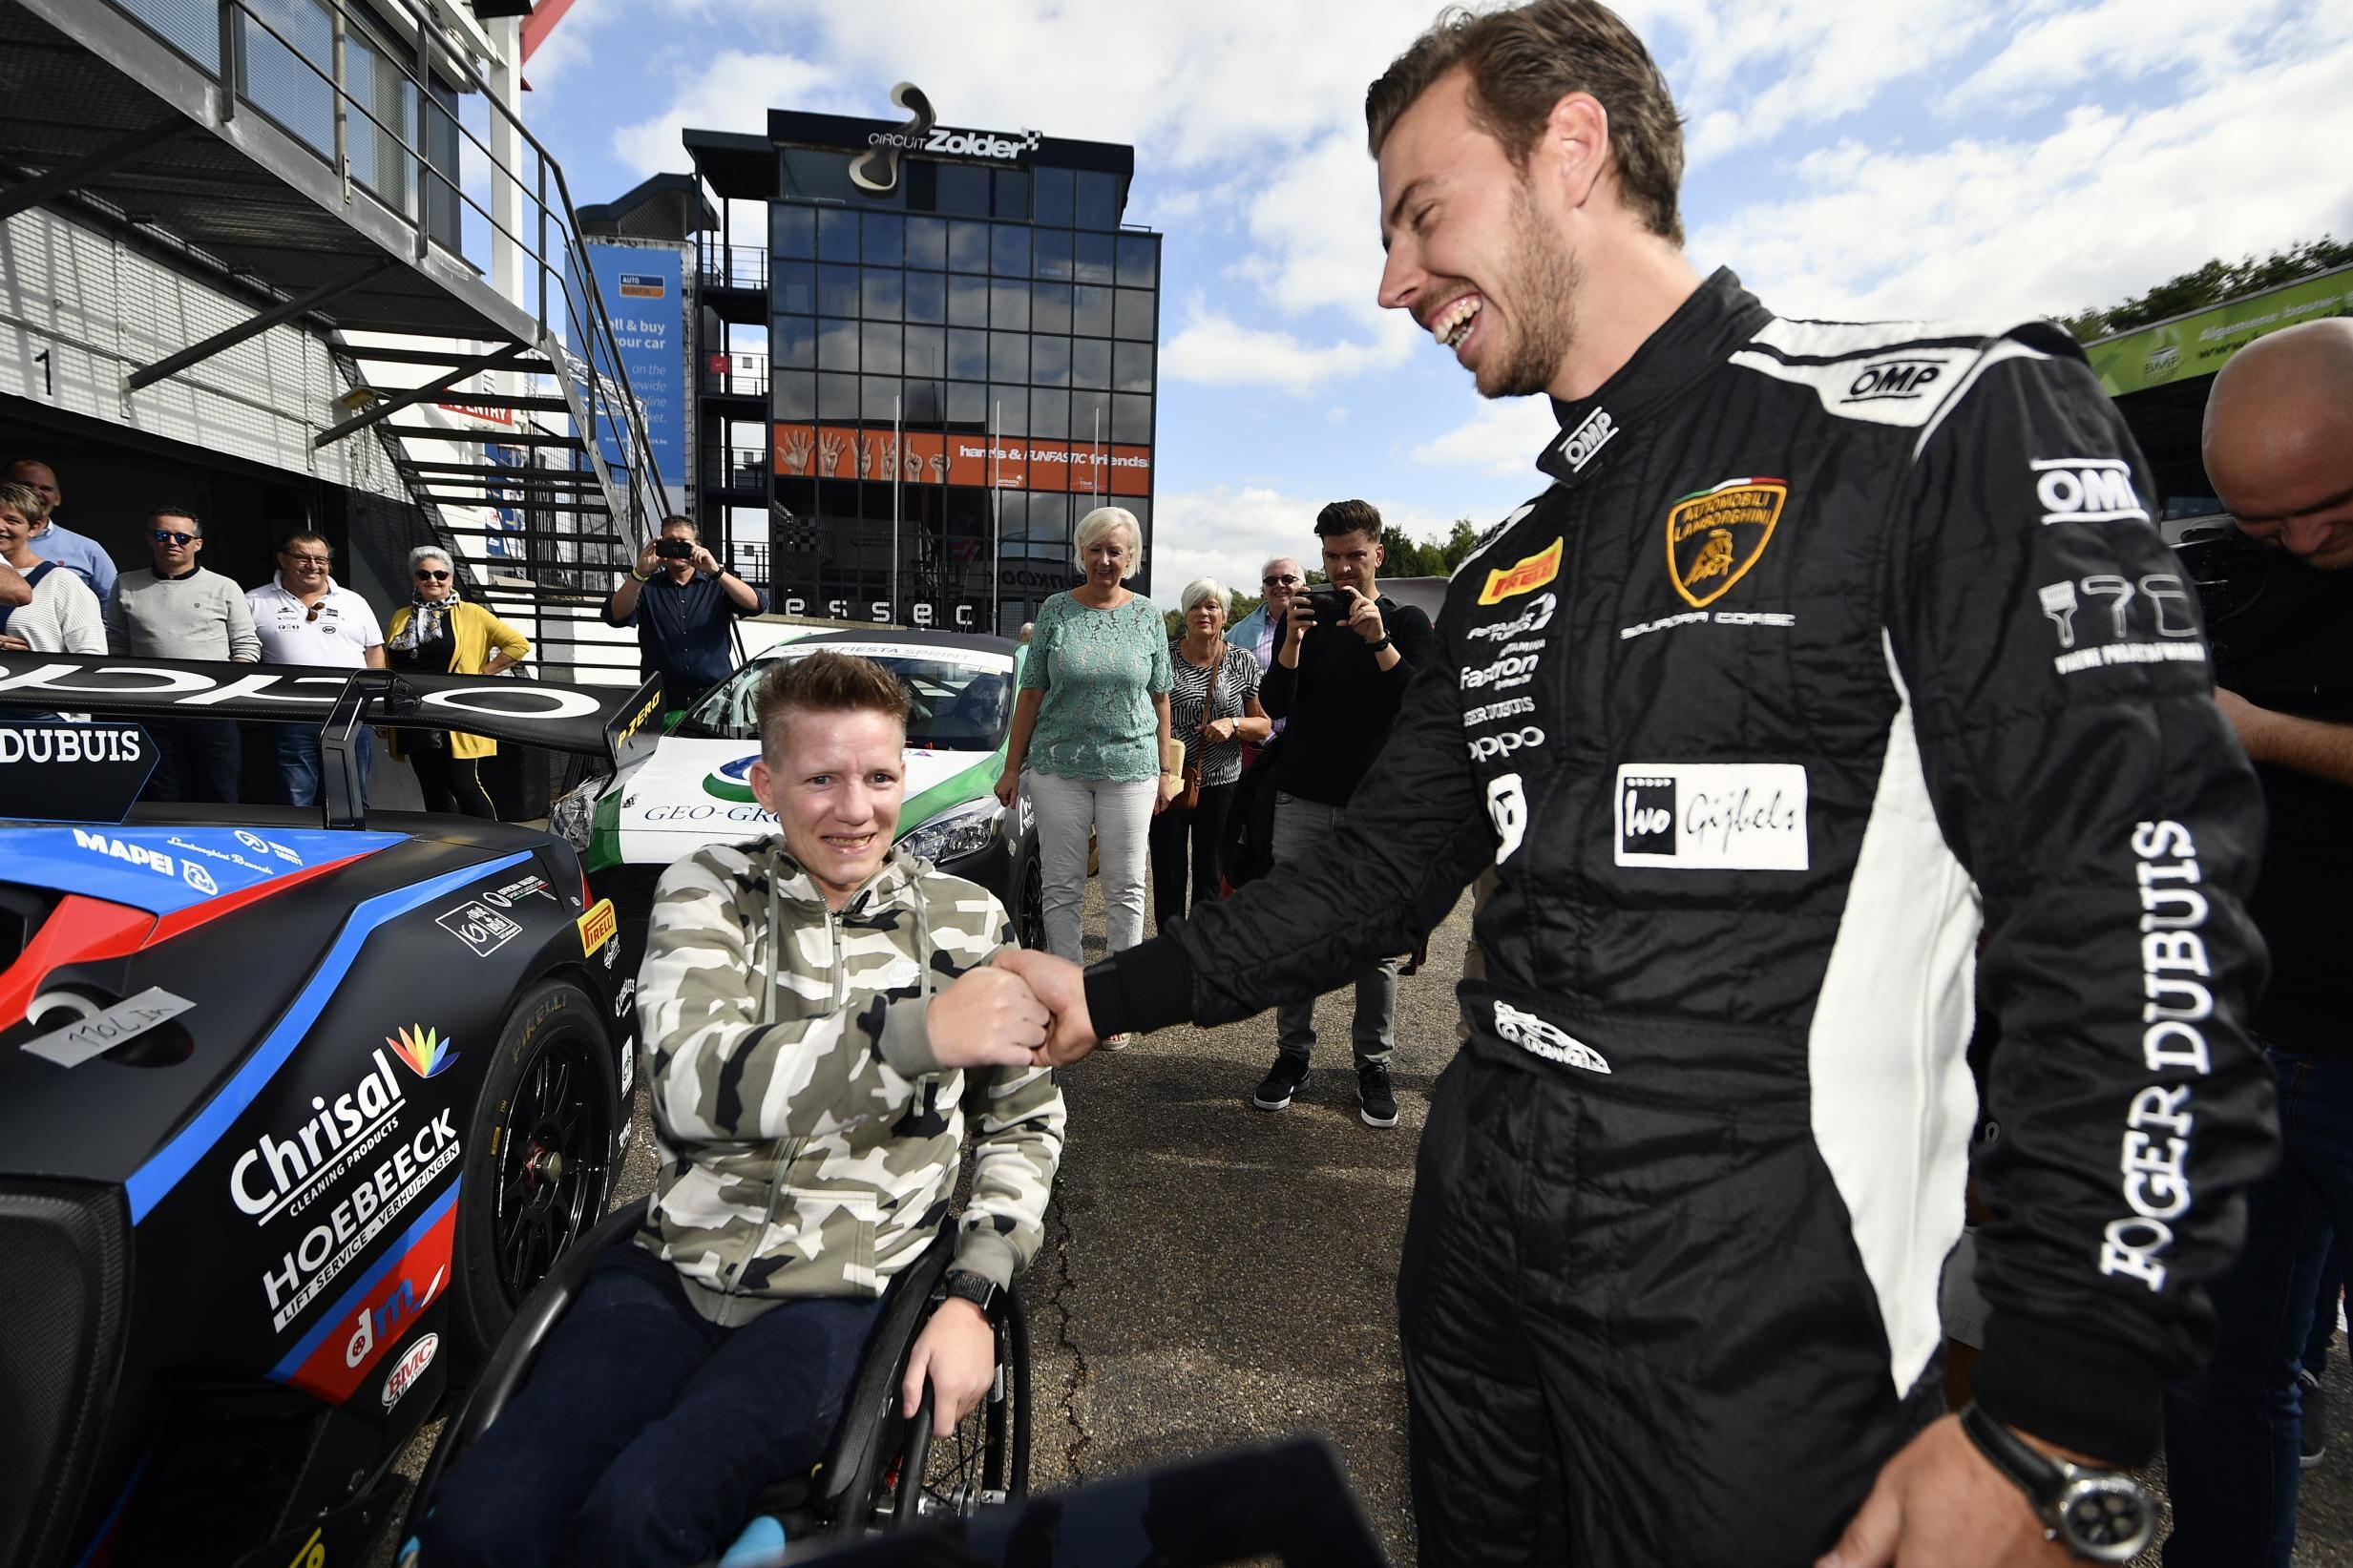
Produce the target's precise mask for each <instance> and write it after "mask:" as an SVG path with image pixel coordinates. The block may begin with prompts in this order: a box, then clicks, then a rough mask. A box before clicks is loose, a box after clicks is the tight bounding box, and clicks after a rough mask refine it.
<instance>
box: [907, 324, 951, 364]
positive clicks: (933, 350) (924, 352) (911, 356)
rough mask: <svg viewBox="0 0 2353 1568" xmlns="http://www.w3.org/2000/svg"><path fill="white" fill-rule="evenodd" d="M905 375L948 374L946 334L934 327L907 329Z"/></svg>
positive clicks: (911, 327)
mask: <svg viewBox="0 0 2353 1568" xmlns="http://www.w3.org/2000/svg"><path fill="white" fill-rule="evenodd" d="M907 373H908V374H909V375H911V376H944V375H946V374H947V373H948V334H947V333H946V332H944V331H942V330H941V329H940V328H938V327H936V326H910V327H909V328H908V329H907Z"/></svg>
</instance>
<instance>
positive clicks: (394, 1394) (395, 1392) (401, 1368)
mask: <svg viewBox="0 0 2353 1568" xmlns="http://www.w3.org/2000/svg"><path fill="white" fill-rule="evenodd" d="M440 1348H441V1336H440V1335H439V1334H427V1335H426V1336H425V1337H424V1338H423V1339H420V1340H418V1341H417V1342H416V1343H415V1344H414V1345H411V1346H410V1347H409V1348H408V1349H406V1350H404V1351H402V1352H401V1356H400V1359H399V1360H398V1361H395V1362H393V1363H392V1369H391V1370H390V1371H389V1372H387V1373H385V1374H384V1408H385V1409H386V1410H388V1411H389V1410H390V1409H391V1408H392V1407H393V1406H395V1405H397V1404H399V1403H400V1396H401V1395H402V1394H405V1393H407V1392H408V1391H409V1390H410V1389H411V1388H413V1387H415V1386H416V1380H417V1379H418V1378H420V1377H423V1376H424V1375H425V1369H426V1368H428V1367H430V1366H431V1365H432V1364H433V1352H434V1351H436V1350H438V1349H440Z"/></svg>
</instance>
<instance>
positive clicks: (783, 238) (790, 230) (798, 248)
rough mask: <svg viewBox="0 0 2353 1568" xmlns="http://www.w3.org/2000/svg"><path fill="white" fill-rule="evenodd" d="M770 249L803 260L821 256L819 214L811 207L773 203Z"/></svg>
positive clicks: (771, 207) (770, 215) (770, 222)
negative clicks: (818, 226) (819, 247)
mask: <svg viewBox="0 0 2353 1568" xmlns="http://www.w3.org/2000/svg"><path fill="white" fill-rule="evenodd" d="M768 249H770V250H772V251H774V252H775V253H776V254H777V255H779V256H789V257H794V258H796V259H799V260H802V261H809V260H813V259H814V258H815V257H816V254H817V215H816V213H814V212H813V211H811V210H810V209H809V208H807V207H795V206H791V205H789V204H788V203H786V202H783V201H778V202H773V203H771V204H770V205H769V207H768Z"/></svg>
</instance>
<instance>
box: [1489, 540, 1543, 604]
mask: <svg viewBox="0 0 2353 1568" xmlns="http://www.w3.org/2000/svg"><path fill="white" fill-rule="evenodd" d="M1559 575H1561V540H1559V539H1555V540H1553V541H1552V542H1551V543H1550V544H1548V545H1546V546H1544V549H1542V550H1540V551H1538V552H1537V553H1536V554H1533V555H1530V556H1528V557H1526V558H1525V559H1524V560H1522V561H1520V562H1519V563H1518V564H1516V565H1513V566H1500V567H1497V568H1496V569H1495V570H1494V571H1492V572H1490V573H1488V574H1487V586H1486V587H1484V588H1482V589H1481V590H1480V591H1479V602H1480V603H1481V604H1501V603H1502V602H1503V601H1504V600H1505V599H1508V598H1517V597H1518V596H1520V595H1522V594H1532V593H1534V592H1535V591H1536V590H1537V589H1539V588H1542V587H1544V584H1546V583H1548V582H1550V581H1551V580H1552V579H1553V578H1555V577H1557V576H1559Z"/></svg>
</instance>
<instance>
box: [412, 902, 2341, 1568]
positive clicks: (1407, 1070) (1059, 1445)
mask: <svg viewBox="0 0 2353 1568" xmlns="http://www.w3.org/2000/svg"><path fill="white" fill-rule="evenodd" d="M1088 903H1089V912H1088V918H1087V927H1088V929H1089V930H1092V931H1095V932H1100V931H1101V930H1102V929H1103V913H1102V900H1101V895H1100V892H1099V890H1098V889H1097V888H1096V887H1095V885H1093V884H1090V885H1089V899H1088ZM1468 934H1469V902H1468V900H1467V899H1466V900H1465V901H1464V902H1463V904H1462V905H1461V906H1460V907H1459V908H1458V909H1456V910H1455V911H1454V913H1453V915H1452V916H1450V917H1449V919H1448V920H1447V921H1446V922H1445V924H1444V925H1442V926H1441V927H1440V928H1439V930H1438V931H1437V932H1436V933H1435V934H1434V935H1433V936H1432V938H1431V942H1430V947H1429V960H1428V962H1427V964H1426V965H1425V966H1424V967H1423V968H1422V970H1421V971H1420V972H1418V973H1417V974H1413V975H1409V976H1408V977H1407V978H1406V979H1405V980H1404V982H1403V985H1402V987H1401V989H1400V996H1399V1005H1398V1020H1397V1056H1396V1062H1395V1067H1394V1078H1395V1082H1396V1087H1397V1100H1398V1108H1399V1117H1398V1122H1397V1126H1396V1127H1394V1128H1389V1129H1385V1130H1376V1129H1374V1128H1370V1127H1367V1126H1365V1125H1364V1124H1363V1122H1361V1121H1360V1120H1359V1119H1357V1116H1356V1098H1355V1073H1354V1071H1353V1069H1352V1067H1351V1065H1350V1060H1349V1050H1348V1014H1349V1008H1350V998H1349V993H1347V991H1346V990H1342V991H1340V992H1338V993H1334V994H1333V995H1330V996H1327V997H1325V998H1324V999H1323V1000H1322V1002H1321V1003H1319V1005H1318V1008H1317V1022H1318V1026H1319V1028H1320V1029H1321V1031H1322V1043H1321V1044H1319V1046H1318V1047H1317V1050H1316V1054H1315V1058H1314V1059H1315V1065H1314V1069H1313V1073H1312V1075H1311V1076H1310V1077H1309V1079H1308V1081H1307V1083H1306V1085H1305V1086H1304V1087H1303V1088H1302V1090H1301V1091H1300V1093H1299V1095H1298V1097H1297V1098H1296V1099H1295V1100H1294V1101H1293V1103H1292V1107H1291V1108H1290V1109H1289V1110H1287V1111H1282V1112H1278V1113H1271V1114H1270V1113H1267V1112H1262V1111H1257V1110H1253V1109H1252V1108H1251V1107H1250V1089H1251V1088H1252V1087H1253V1086H1254V1085H1255V1084H1256V1082H1257V1080H1258V1078H1259V1077H1260V1076H1261V1075H1262V1074H1263V1073H1264V1072H1265V1071H1266V1069H1267V1067H1268V1066H1269V1065H1270V1064H1271V1061H1272V1059H1273V1047H1274V1036H1273V1021H1272V1017H1271V1014H1270V1015H1265V1016H1261V1017H1259V1018H1256V1019H1251V1020H1248V1021H1245V1022H1242V1023H1237V1024H1230V1025H1228V1026H1226V1027H1224V1028H1220V1029H1208V1030H1205V1029H1190V1028H1185V1029H1168V1030H1162V1031H1159V1032H1156V1033H1154V1034H1151V1035H1145V1036H1144V1037H1142V1038H1141V1039H1139V1040H1138V1041H1137V1042H1136V1043H1135V1044H1134V1045H1132V1046H1130V1047H1129V1048H1128V1049H1126V1050H1125V1051H1124V1052H1120V1053H1117V1054H1107V1053H1100V1052H1099V1053H1097V1054H1096V1055H1095V1056H1092V1057H1090V1058H1088V1059H1087V1060H1085V1061H1083V1062H1082V1063H1080V1064H1079V1065H1078V1066H1077V1067H1075V1068H1073V1069H1071V1070H1069V1071H1068V1072H1067V1073H1066V1074H1065V1075H1064V1091H1065V1094H1066V1096H1067V1098H1068V1102H1069V1109H1070V1126H1069V1139H1068V1146H1067V1148H1066V1150H1065V1153H1064V1157H1063V1161H1062V1168H1061V1178H1060V1181H1059V1182H1058V1183H1057V1188H1056V1193H1055V1198H1054V1202H1053V1203H1052V1205H1051V1207H1050V1208H1049V1210H1048V1215H1047V1236H1046V1242H1045V1245H1044V1248H1043V1250H1042V1251H1041V1252H1040V1256H1039V1258H1038V1260H1037V1261H1036V1263H1035V1264H1033V1265H1032V1266H1031V1267H1030V1269H1029V1270H1028V1272H1027V1274H1026V1275H1025V1276H1024V1277H1023V1280H1022V1282H1021V1288H1022V1290H1023V1293H1024V1297H1025V1299H1026V1301H1027V1303H1028V1306H1029V1310H1030V1314H1031V1320H1032V1332H1033V1341H1034V1349H1033V1371H1032V1382H1031V1389H1032V1398H1033V1403H1034V1406H1035V1409H1036V1411H1037V1427H1036V1437H1035V1451H1034V1453H1033V1460H1032V1485H1033V1487H1034V1488H1035V1489H1036V1490H1040V1491H1045V1490H1053V1489H1059V1488H1063V1487H1067V1486H1071V1485H1074V1484H1077V1483H1080V1482H1083V1481H1091V1480H1098V1479H1102V1478H1103V1477H1105V1476H1109V1475H1114V1474H1121V1473H1124V1472H1128V1471H1133V1470H1136V1469H1140V1468H1145V1467H1149V1466H1152V1465H1155V1464H1161V1463H1165V1462H1167V1461H1170V1460H1173V1459H1178V1458H1182V1457H1186V1456H1189V1455H1195V1454H1200V1453H1208V1452H1211V1451H1214V1450H1218V1449H1223V1448H1228V1447H1232V1446H1235V1445H1240V1444H1246V1443H1252V1442H1260V1441H1264V1440H1266V1439H1269V1438H1272V1437H1278V1436H1284V1435H1289V1434H1292V1433H1297V1432H1320V1433H1323V1434H1324V1435H1326V1436H1327V1437H1329V1438H1330V1439H1331V1441H1332V1442H1333V1444H1334V1447H1335V1448H1336V1449H1337V1451H1338V1452H1339V1453H1340V1454H1341V1456H1342V1458H1343V1461H1344V1463H1345V1466H1346V1469H1347V1472H1348V1474H1349V1476H1350V1479H1351V1481H1352V1482H1353V1484H1354V1486H1355V1490H1356V1492H1357V1494H1358V1495H1359V1497H1360V1498H1361V1500H1362V1502H1363V1505H1364V1510H1365V1513H1366V1516H1367V1517H1368V1519H1369V1520H1370V1521H1371V1523H1372V1524H1373V1526H1374V1528H1375V1530H1376V1533H1377V1535H1378V1536H1379V1537H1380V1538H1381V1539H1382V1540H1383V1542H1384V1543H1385V1546H1386V1549H1387V1551H1388V1554H1389V1557H1390V1559H1391V1560H1392V1561H1393V1562H1395V1563H1397V1564H1399V1565H1403V1564H1407V1563H1410V1562H1412V1561H1413V1560H1414V1550H1415V1535H1414V1522H1413V1513H1412V1507H1411V1502H1410V1498H1409V1496H1408V1491H1407V1482H1406V1468H1405V1438H1404V1427H1405V1390H1404V1380H1403V1376H1402V1372H1401V1370H1400V1368H1399V1364H1398V1358H1397V1307H1396V1273H1397V1254H1398V1249H1399V1246H1400V1244H1401V1243H1402V1241H1403V1237H1404V1229H1405V1212H1406V1204H1407V1202H1408V1200H1409V1198H1410V1197H1411V1194H1412V1190H1413V1161H1414V1151H1415V1147H1416V1144H1417V1142H1418V1139H1419V1136H1420V1131H1421V1126H1422V1121H1423V1118H1424V1115H1425V1113H1426V1112H1427V1109H1428V1103H1429V1098H1428V1097H1429V1088H1430V1085H1431V1083H1432V1081H1433V1080H1434V1079H1435V1078H1436V1077H1437V1076H1438V1074H1439V1070H1440V1069H1441V1068H1443V1067H1444V1066H1445V1064H1446V1062H1447V1061H1448V1059H1449V1058H1450V1057H1451V1056H1452V1055H1453V1053H1454V1050H1455V1023H1456V1007H1455V1002H1454V995H1453V988H1454V983H1455V980H1456V978H1457V977H1458V976H1459V974H1460V963H1461V954H1462V950H1463V944H1464V942H1465V940H1466V939H1467V937H1468ZM1101 945H1102V938H1101V937H1100V935H1096V936H1092V937H1090V938H1089V950H1090V952H1099V951H1101ZM637 1122H638V1124H637V1131H636V1134H635V1137H634V1139H633V1147H632V1149H631V1152H630V1157H629V1160H628V1161H627V1165H626V1169H625V1172H624V1176H623V1181H622V1183H621V1196H622V1198H623V1199H624V1200H625V1199H627V1198H631V1197H637V1196H641V1195H642V1194H643V1193H644V1191H645V1190H646V1188H647V1186H648V1184H649V1183H650V1181H651V1177H652V1159H651V1153H650V1147H649V1145H650V1141H651V1140H650V1138H649V1136H648V1129H647V1127H646V1124H645V1106H644V1100H643V1097H642V1095H641V1096H640V1098H639V1102H638V1106H637ZM2327 1384H2328V1387H2329V1389H2330V1391H2331V1395H2332V1397H2331V1398H2330V1400H2329V1404H2328V1411H2327V1425H2328V1429H2329V1435H2330V1447H2329V1452H2328V1454H2327V1456H2326V1457H2325V1458H2324V1459H2323V1461H2322V1462H2321V1465H2320V1466H2319V1468H2317V1469H2314V1470H2311V1471H2307V1472H2306V1473H2305V1474H2304V1497H2303V1510H2302V1516H2301V1530H2300V1537H2299V1541H2298V1545H2297V1550H2296V1555H2295V1558H2294V1561H2295V1565H2296V1568H2339V1565H2344V1568H2353V1374H2349V1373H2348V1370H2347V1366H2346V1361H2345V1355H2344V1350H2343V1348H2342V1344H2341V1345H2340V1346H2339V1348H2338V1349H2337V1350H2336V1352H2335V1353H2334V1355H2333V1357H2332V1360H2331V1363H2330V1367H2329V1371H2328V1376H2327ZM429 1441H430V1433H429V1434H428V1436H427V1437H426V1438H424V1439H421V1440H420V1442H419V1443H418V1444H415V1445H412V1447H411V1450H410V1453H409V1454H408V1455H407V1456H406V1458H405V1461H404V1463H403V1466H402V1468H403V1469H404V1470H405V1471H406V1472H407V1473H408V1474H411V1475H413V1474H416V1472H417V1469H418V1468H419V1467H420V1466H421V1465H422V1462H423V1454H424V1453H425V1452H427V1449H426V1443H427V1442H429ZM2151 1479H2152V1480H2153V1482H2155V1484H2157V1485H2158V1486H2159V1487H2160V1488H2162V1485H2163V1479H2164V1476H2163V1469H2162V1466H2161V1465H2160V1466H2158V1467H2156V1469H2155V1470H2154V1471H2153V1473H2152V1474H2151ZM372 1560H373V1561H374V1562H376V1563H379V1564H383V1563H389V1543H387V1544H386V1545H385V1546H384V1547H382V1548H380V1550H379V1552H378V1553H377V1554H376V1556H375V1558H373V1559H372ZM2141 1560H2142V1562H2143V1563H2146V1564H2154V1563H2155V1561H2156V1554H2155V1552H2154V1551H2152V1552H2151V1553H2150V1554H2149V1555H2148V1556H2147V1557H2145V1558H2142V1559H2141Z"/></svg>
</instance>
